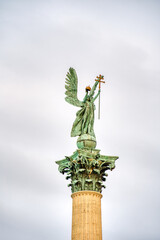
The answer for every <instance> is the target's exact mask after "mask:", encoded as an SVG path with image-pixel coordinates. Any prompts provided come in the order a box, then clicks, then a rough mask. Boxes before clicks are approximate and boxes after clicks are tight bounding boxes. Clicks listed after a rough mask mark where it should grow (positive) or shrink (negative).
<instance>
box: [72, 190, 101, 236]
mask: <svg viewBox="0 0 160 240" xmlns="http://www.w3.org/2000/svg"><path fill="white" fill-rule="evenodd" d="M71 197H72V199H73V200H72V201H73V202H72V240H102V221H101V198H102V194H101V193H99V192H96V191H78V192H75V193H73V194H72V195H71Z"/></svg>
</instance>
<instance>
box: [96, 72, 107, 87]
mask: <svg viewBox="0 0 160 240" xmlns="http://www.w3.org/2000/svg"><path fill="white" fill-rule="evenodd" d="M101 79H104V76H103V75H101V74H100V75H99V76H97V77H96V79H95V81H96V82H99V89H101V83H105V81H101Z"/></svg>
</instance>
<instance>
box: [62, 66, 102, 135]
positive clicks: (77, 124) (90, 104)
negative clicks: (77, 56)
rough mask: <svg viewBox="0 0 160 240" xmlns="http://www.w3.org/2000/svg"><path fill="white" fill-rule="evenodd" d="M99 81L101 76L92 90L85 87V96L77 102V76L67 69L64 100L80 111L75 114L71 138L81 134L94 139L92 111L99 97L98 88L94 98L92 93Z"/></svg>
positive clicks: (72, 70) (73, 71) (71, 69)
mask: <svg viewBox="0 0 160 240" xmlns="http://www.w3.org/2000/svg"><path fill="white" fill-rule="evenodd" d="M100 76H101V75H100ZM97 78H98V77H97ZM101 79H103V76H101V78H98V79H97V80H96V82H95V84H94V85H93V87H92V88H90V87H89V86H88V87H86V95H85V97H84V99H83V101H79V100H78V97H77V86H78V78H77V74H76V71H75V70H74V69H73V68H70V69H69V72H68V73H67V75H66V85H65V88H66V92H65V94H66V97H65V100H66V101H67V102H68V103H70V104H72V105H74V106H77V107H81V109H80V110H79V111H78V112H77V113H76V119H75V121H74V123H73V126H72V130H71V137H76V136H81V135H83V134H87V135H90V136H92V137H95V133H94V129H93V125H94V110H95V105H94V101H95V100H96V99H97V97H98V96H99V95H100V87H99V91H98V93H97V94H96V95H95V96H94V93H95V90H96V88H97V85H98V83H99V84H100V82H101V81H100V80H101Z"/></svg>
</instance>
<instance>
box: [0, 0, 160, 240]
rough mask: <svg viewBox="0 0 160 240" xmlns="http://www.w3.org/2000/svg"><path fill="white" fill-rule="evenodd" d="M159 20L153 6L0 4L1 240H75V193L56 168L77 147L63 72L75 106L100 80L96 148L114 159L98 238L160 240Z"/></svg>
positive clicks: (139, 0) (49, 1) (134, 2)
mask: <svg viewBox="0 0 160 240" xmlns="http://www.w3.org/2000/svg"><path fill="white" fill-rule="evenodd" d="M159 23H160V1H158V0H157V1H156V0H129V1H127V0H126V1H125V0H117V1H116V0H112V1H111V0H110V1H107V0H99V1H98V0H97V1H94V0H92V1H91V0H86V1H84V0H81V1H76V0H74V1H70V0H68V1H54V0H45V1H42V0H26V1H25V0H19V1H18V0H1V1H0V178H1V180H0V192H1V195H0V196H1V197H0V239H1V240H53V239H55V240H64V239H67V240H69V239H70V238H71V212H72V200H71V197H70V195H71V190H70V188H68V187H67V184H69V181H67V180H65V176H63V175H62V174H60V173H59V172H58V166H57V165H56V164H55V161H57V160H61V159H63V158H64V156H70V155H71V154H72V153H73V152H74V151H75V150H76V138H71V137H70V131H71V127H72V123H73V121H74V120H75V114H76V111H77V110H79V108H77V107H74V106H72V105H69V104H68V103H67V102H65V100H64V97H65V96H64V91H65V89H64V82H65V76H66V73H67V71H68V69H69V67H74V68H75V69H76V71H77V74H78V79H79V85H78V97H79V99H80V100H82V99H83V97H84V94H85V87H86V86H87V85H90V86H92V85H93V84H94V79H95V77H96V76H97V75H98V74H103V75H104V77H105V81H106V84H103V86H102V91H101V119H100V120H98V119H97V112H96V114H95V133H96V137H97V148H98V149H101V154H104V155H115V156H119V159H118V160H117V162H116V168H115V170H114V171H112V172H108V173H109V176H108V179H107V181H106V186H107V188H106V189H105V190H103V198H102V225H103V239H104V240H106V239H108V240H159V239H160V228H159V222H160V191H159V189H160V173H159V172H160V171H159V168H160V160H159V156H160V148H159V142H160V140H159V139H160V136H159V132H160V127H159V122H160V107H159V106H160V44H159V43H160V27H159ZM96 105H97V103H96Z"/></svg>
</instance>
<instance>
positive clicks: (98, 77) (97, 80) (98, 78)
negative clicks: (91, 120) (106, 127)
mask: <svg viewBox="0 0 160 240" xmlns="http://www.w3.org/2000/svg"><path fill="white" fill-rule="evenodd" d="M102 79H104V76H103V75H101V74H100V75H99V76H97V77H96V79H95V81H96V82H99V90H101V83H105V81H101V80H102ZM98 119H100V94H99V102H98Z"/></svg>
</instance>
